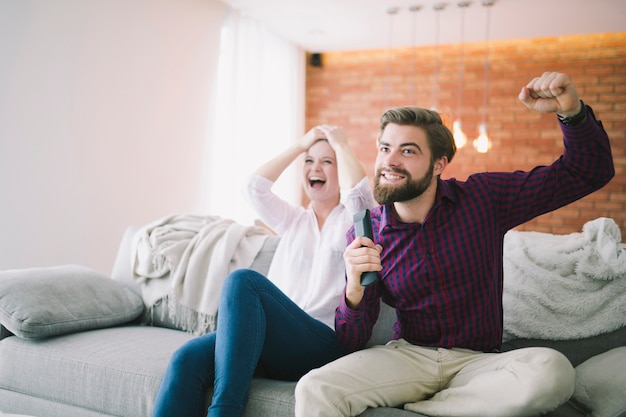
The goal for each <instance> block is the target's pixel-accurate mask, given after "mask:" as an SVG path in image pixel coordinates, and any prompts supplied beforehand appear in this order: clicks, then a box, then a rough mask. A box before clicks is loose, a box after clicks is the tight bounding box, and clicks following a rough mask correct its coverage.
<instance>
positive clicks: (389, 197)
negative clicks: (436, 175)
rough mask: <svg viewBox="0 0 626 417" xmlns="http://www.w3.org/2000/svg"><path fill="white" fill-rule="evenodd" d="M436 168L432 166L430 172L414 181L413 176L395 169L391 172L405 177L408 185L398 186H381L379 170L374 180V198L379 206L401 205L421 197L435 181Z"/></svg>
mask: <svg viewBox="0 0 626 417" xmlns="http://www.w3.org/2000/svg"><path fill="white" fill-rule="evenodd" d="M434 168H435V165H434V164H430V168H429V169H428V172H426V174H424V176H423V177H422V178H420V179H417V180H413V179H412V178H411V174H409V173H408V172H407V171H405V170H403V169H393V170H391V171H392V172H394V173H396V174H400V175H403V176H404V177H405V178H406V183H405V184H404V185H398V186H394V185H381V184H380V175H381V172H380V171H381V170H380V169H379V170H378V171H377V172H376V177H375V178H374V198H375V199H376V201H378V203H379V204H383V205H386V204H392V203H400V202H403V201H408V200H412V199H414V198H416V197H419V196H420V195H422V194H423V193H424V191H426V190H427V189H428V186H429V185H430V183H431V181H432V179H433V171H434Z"/></svg>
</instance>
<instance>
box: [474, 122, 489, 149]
mask: <svg viewBox="0 0 626 417" xmlns="http://www.w3.org/2000/svg"><path fill="white" fill-rule="evenodd" d="M478 133H479V135H478V137H477V138H476V139H474V148H476V151H477V152H480V153H487V151H488V150H489V148H491V142H490V141H489V136H488V135H487V124H486V123H481V124H480V127H479V128H478Z"/></svg>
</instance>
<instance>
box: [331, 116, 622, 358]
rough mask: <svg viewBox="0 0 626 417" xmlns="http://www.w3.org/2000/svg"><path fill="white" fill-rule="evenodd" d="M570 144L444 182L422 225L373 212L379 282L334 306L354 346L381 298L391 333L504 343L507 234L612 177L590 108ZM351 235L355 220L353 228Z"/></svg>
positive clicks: (440, 341) (470, 345)
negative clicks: (549, 157)
mask: <svg viewBox="0 0 626 417" xmlns="http://www.w3.org/2000/svg"><path fill="white" fill-rule="evenodd" d="M561 130H562V131H563V136H564V139H563V141H564V145H565V150H564V152H563V155H562V156H561V157H560V158H559V159H558V160H557V161H555V162H554V163H553V164H552V165H550V166H547V167H536V168H534V169H533V170H531V171H529V172H523V171H515V172H502V173H500V172H490V173H479V174H475V175H472V176H470V177H469V178H468V179H467V181H465V182H463V181H457V180H456V179H448V180H441V179H439V182H438V185H437V196H436V200H435V204H434V206H433V208H432V210H431V211H430V213H429V214H428V216H427V218H426V220H425V221H424V223H423V224H419V223H401V222H399V221H398V220H397V219H396V218H395V216H394V215H393V213H392V211H391V209H390V207H387V206H379V207H377V208H375V209H373V210H372V211H371V214H372V230H373V233H374V241H375V242H377V243H380V244H381V245H382V247H383V252H382V254H381V261H382V267H383V270H382V271H381V280H380V281H379V282H378V283H375V284H372V285H371V286H369V287H366V289H365V295H364V298H363V301H362V302H361V304H360V305H359V307H358V308H357V309H355V310H352V309H350V308H349V307H347V306H346V304H345V297H344V298H343V301H342V303H341V304H340V305H339V307H338V308H337V311H336V314H335V329H336V331H337V335H338V338H339V341H340V343H341V344H342V345H343V346H344V347H345V348H347V349H348V350H350V351H354V350H357V349H360V348H362V347H363V346H364V345H365V344H366V343H367V341H368V340H369V338H370V336H371V332H372V326H373V325H374V323H375V322H376V320H377V318H378V313H379V309H380V297H382V299H383V301H384V302H385V303H387V304H389V305H391V306H392V307H395V309H396V314H397V321H396V323H395V324H394V328H393V330H394V335H393V338H394V339H399V338H404V339H405V340H407V341H408V342H410V343H413V344H416V345H421V346H433V347H445V348H453V347H458V348H467V349H473V350H478V351H485V352H488V351H493V350H496V349H499V348H500V346H501V343H502V282H503V279H502V275H503V273H502V268H503V267H502V246H503V240H504V235H505V233H506V232H507V231H508V230H509V229H511V228H513V227H515V226H518V225H520V224H522V223H525V222H527V221H529V220H531V219H533V218H534V217H537V216H539V215H541V214H544V213H547V212H549V211H552V210H555V209H557V208H559V207H562V206H565V205H567V204H569V203H571V202H573V201H575V200H578V199H580V198H582V197H584V196H585V195H588V194H590V193H592V192H593V191H596V190H598V189H599V188H601V187H603V186H604V185H605V184H606V183H607V182H608V181H609V180H610V179H611V178H612V177H613V175H614V167H613V159H612V156H611V148H610V143H609V139H608V136H607V134H606V132H605V131H604V129H603V127H602V123H601V122H599V121H597V120H596V119H595V116H594V115H593V112H592V111H591V108H589V107H588V117H587V121H586V122H584V123H583V124H581V125H579V126H574V127H568V126H564V125H561ZM347 239H348V242H351V241H352V240H353V239H354V228H351V229H350V230H349V231H348V234H347Z"/></svg>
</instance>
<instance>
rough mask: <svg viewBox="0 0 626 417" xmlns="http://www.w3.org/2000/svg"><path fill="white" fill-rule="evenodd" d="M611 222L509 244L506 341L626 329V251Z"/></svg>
mask: <svg viewBox="0 0 626 417" xmlns="http://www.w3.org/2000/svg"><path fill="white" fill-rule="evenodd" d="M621 240H622V238H621V233H620V230H619V227H618V226H617V224H616V223H615V221H613V220H612V219H609V218H604V217H600V218H598V219H595V220H592V221H589V222H587V223H586V224H585V225H584V226H583V231H582V233H581V232H577V233H572V234H568V235H554V234H549V233H540V232H518V231H509V232H508V233H507V234H506V235H505V239H504V295H503V309H504V340H505V341H506V340H508V339H511V338H514V337H524V338H537V339H552V340H560V339H576V338H584V337H590V336H595V335H598V334H601V333H606V332H610V331H613V330H616V329H618V328H621V327H623V326H624V325H626V245H625V244H623V243H621Z"/></svg>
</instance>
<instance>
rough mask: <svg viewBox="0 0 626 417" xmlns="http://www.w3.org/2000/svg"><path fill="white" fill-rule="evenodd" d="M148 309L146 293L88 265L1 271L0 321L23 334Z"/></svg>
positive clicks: (127, 317) (128, 316)
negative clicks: (141, 292)
mask: <svg viewBox="0 0 626 417" xmlns="http://www.w3.org/2000/svg"><path fill="white" fill-rule="evenodd" d="M143 310H144V305H143V301H142V300H141V297H139V296H138V295H137V294H135V293H134V292H133V291H131V290H130V289H128V288H126V287H124V286H122V285H120V284H119V283H117V282H116V281H113V280H112V279H110V278H109V277H107V276H106V275H104V274H102V273H100V272H97V271H94V270H92V269H89V268H86V267H82V266H78V265H62V266H55V267H49V268H28V269H13V270H6V271H0V323H1V324H2V325H3V326H4V327H5V328H6V329H8V330H9V331H10V332H11V333H13V334H15V335H16V336H20V337H23V338H40V337H47V336H54V335H60V334H65V333H73V332H78V331H82V330H88V329H95V328H102V327H109V326H113V325H116V324H122V323H126V322H129V321H132V320H134V319H136V318H137V317H139V316H140V315H141V314H142V312H143Z"/></svg>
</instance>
